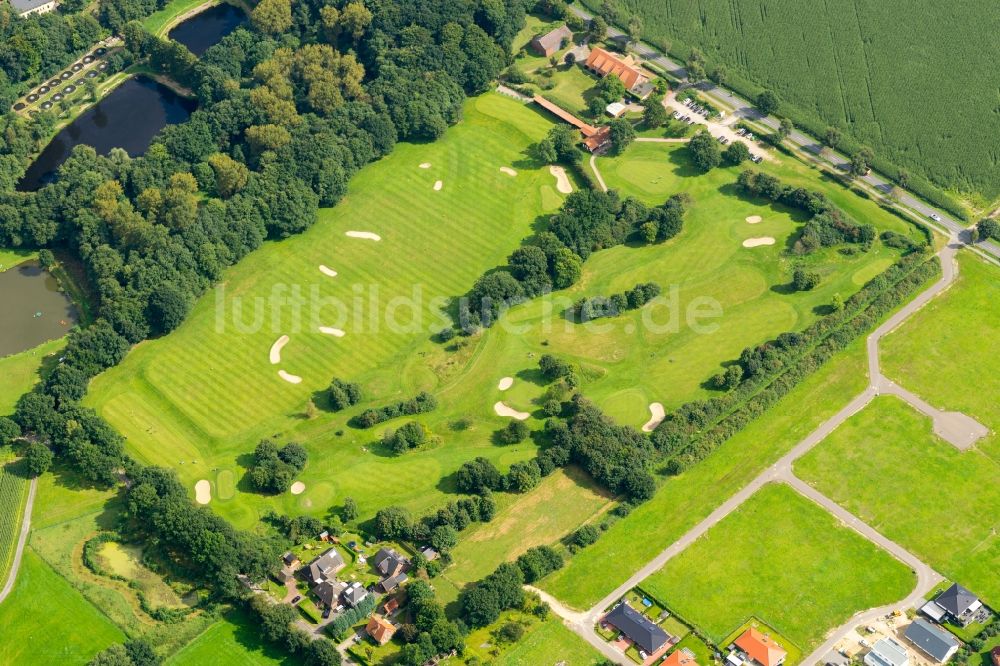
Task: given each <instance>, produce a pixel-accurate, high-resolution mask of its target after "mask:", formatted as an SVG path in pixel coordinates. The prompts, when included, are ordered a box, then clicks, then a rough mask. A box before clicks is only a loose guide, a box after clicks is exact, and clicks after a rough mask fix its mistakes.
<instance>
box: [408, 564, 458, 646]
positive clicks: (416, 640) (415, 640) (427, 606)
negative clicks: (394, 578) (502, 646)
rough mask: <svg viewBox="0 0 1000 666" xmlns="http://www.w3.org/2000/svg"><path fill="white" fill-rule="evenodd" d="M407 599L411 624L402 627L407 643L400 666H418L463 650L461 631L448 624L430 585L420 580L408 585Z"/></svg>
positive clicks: (454, 624)
mask: <svg viewBox="0 0 1000 666" xmlns="http://www.w3.org/2000/svg"><path fill="white" fill-rule="evenodd" d="M406 599H407V606H408V608H409V613H410V617H411V618H412V619H413V624H406V625H403V627H402V631H401V633H402V635H403V639H404V640H405V641H406V645H404V646H403V649H402V650H400V657H399V662H400V663H401V664H403V666H421V664H425V663H427V662H429V661H431V660H432V659H433V658H434V657H435V656H437V655H440V654H448V653H450V652H451V651H452V650H455V651H456V652H462V650H464V649H465V637H464V636H463V631H462V627H460V626H459V625H458V623H456V622H452V621H450V620H448V618H447V617H446V616H445V613H444V608H443V607H442V606H441V604H440V603H439V602H438V601H437V600H436V599H435V598H434V590H433V589H432V588H431V586H430V585H428V584H427V583H426V582H424V581H422V580H417V581H414V582H412V583H410V584H409V585H407V586H406Z"/></svg>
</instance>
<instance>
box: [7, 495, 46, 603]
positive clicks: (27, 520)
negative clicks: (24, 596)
mask: <svg viewBox="0 0 1000 666" xmlns="http://www.w3.org/2000/svg"><path fill="white" fill-rule="evenodd" d="M37 487H38V479H37V478H34V479H32V480H31V483H30V484H29V486H28V501H27V502H26V503H25V504H24V519H23V520H22V521H21V533H20V534H19V535H18V537H17V549H16V550H15V551H14V562H13V563H12V564H11V565H10V574H8V575H7V582H6V583H4V586H3V589H2V590H0V603H3V600H4V599H6V598H7V595H9V594H10V591H11V590H13V589H14V581H16V580H17V570H18V569H20V568H21V558H22V556H23V555H24V544H26V543H27V542H28V533H29V532H30V531H31V510H32V509H33V508H34V507H35V489H36V488H37Z"/></svg>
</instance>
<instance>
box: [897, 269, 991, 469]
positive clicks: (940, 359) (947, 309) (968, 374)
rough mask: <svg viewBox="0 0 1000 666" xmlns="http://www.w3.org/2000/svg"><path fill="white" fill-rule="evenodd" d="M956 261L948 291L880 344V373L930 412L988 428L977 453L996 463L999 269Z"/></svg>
mask: <svg viewBox="0 0 1000 666" xmlns="http://www.w3.org/2000/svg"><path fill="white" fill-rule="evenodd" d="M958 260H959V274H958V280H957V281H956V282H955V283H954V284H953V285H952V286H951V287H950V288H949V289H948V291H947V292H946V293H945V294H943V295H941V296H940V297H938V298H936V299H934V300H933V301H932V302H931V303H929V304H928V305H927V306H926V307H924V308H923V309H921V310H920V312H918V313H916V314H915V315H914V316H913V317H911V318H910V319H909V320H907V321H906V323H905V324H903V325H902V326H900V327H899V328H898V329H896V330H895V331H893V332H892V333H891V334H889V335H888V336H887V337H886V338H885V339H884V340H883V341H882V346H881V349H882V368H883V372H885V374H886V375H888V376H889V377H892V378H893V379H894V380H895V381H897V382H899V383H900V384H902V385H903V386H905V387H906V388H908V389H910V390H911V391H913V392H914V393H916V394H917V395H919V396H920V397H922V398H924V399H925V400H927V401H928V402H930V403H931V404H932V405H934V406H935V407H939V408H941V409H946V410H956V411H960V412H963V413H965V414H968V415H969V416H972V417H973V418H975V419H977V420H978V421H979V422H980V423H982V424H984V425H986V426H987V427H988V428H990V430H992V431H993V432H992V434H991V435H990V436H989V437H988V438H987V439H985V440H983V441H981V442H979V444H978V447H979V448H980V449H981V450H982V451H984V452H986V453H988V454H990V455H991V456H993V458H994V459H995V460H996V461H997V462H1000V437H998V436H997V432H998V431H1000V400H998V399H997V397H998V396H1000V353H998V348H997V345H996V341H997V333H998V332H1000V308H998V307H997V303H1000V268H997V267H996V266H992V265H990V264H987V263H985V262H983V261H981V260H980V259H978V258H976V257H974V256H972V255H969V254H966V253H962V254H960V255H959V257H958ZM991 343H992V344H991Z"/></svg>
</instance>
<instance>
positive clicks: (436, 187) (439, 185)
mask: <svg viewBox="0 0 1000 666" xmlns="http://www.w3.org/2000/svg"><path fill="white" fill-rule="evenodd" d="M442 187H444V182H442V181H440V180H439V181H436V182H435V183H434V191H435V192H437V191H438V190H440V189H441V188H442Z"/></svg>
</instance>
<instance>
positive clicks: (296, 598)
mask: <svg viewBox="0 0 1000 666" xmlns="http://www.w3.org/2000/svg"><path fill="white" fill-rule="evenodd" d="M300 601H302V595H301V594H296V595H295V596H294V597H292V605H293V606H294V605H295V604H297V603H299V602H300Z"/></svg>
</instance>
